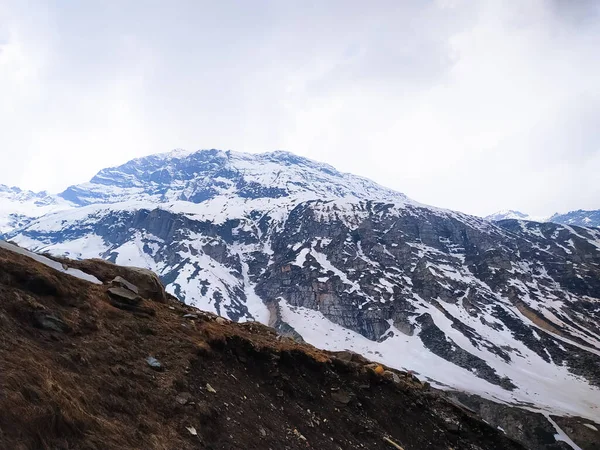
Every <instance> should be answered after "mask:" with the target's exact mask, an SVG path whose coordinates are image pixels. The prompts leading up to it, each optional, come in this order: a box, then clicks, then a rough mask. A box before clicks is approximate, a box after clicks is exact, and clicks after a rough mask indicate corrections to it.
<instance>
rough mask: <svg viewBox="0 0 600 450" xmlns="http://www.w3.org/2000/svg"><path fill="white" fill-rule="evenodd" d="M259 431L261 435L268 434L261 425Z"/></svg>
mask: <svg viewBox="0 0 600 450" xmlns="http://www.w3.org/2000/svg"><path fill="white" fill-rule="evenodd" d="M258 432H259V433H260V435H261V436H262V437H265V436H266V435H267V432H266V431H265V429H264V428H263V427H259V428H258Z"/></svg>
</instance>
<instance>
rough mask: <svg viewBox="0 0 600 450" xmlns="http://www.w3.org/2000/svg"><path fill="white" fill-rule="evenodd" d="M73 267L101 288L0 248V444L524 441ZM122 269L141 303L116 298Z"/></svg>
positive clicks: (491, 445) (369, 372) (133, 277)
mask: <svg viewBox="0 0 600 450" xmlns="http://www.w3.org/2000/svg"><path fill="white" fill-rule="evenodd" d="M72 266H73V267H75V266H77V267H80V268H82V270H85V271H87V272H89V273H92V274H94V275H95V276H97V277H98V278H99V279H100V280H101V281H103V282H104V283H105V284H103V285H95V284H91V283H89V282H86V281H83V280H80V279H78V278H74V277H71V276H69V275H66V274H63V273H60V272H58V271H55V270H53V269H51V268H49V267H47V266H45V265H42V264H40V263H38V262H35V261H33V260H32V259H30V258H28V257H27V256H22V255H18V254H15V253H13V252H10V251H6V250H3V249H0V448H1V449H14V450H19V449H53V450H54V449H57V450H58V449H65V450H66V449H102V450H105V449H119V450H123V449H272V450H283V449H309V448H313V449H336V450H337V449H344V450H345V449H361V448H364V449H382V450H384V449H387V450H390V449H391V450H393V449H398V448H402V449H404V450H410V449H444V450H449V449H455V450H456V449H485V450H491V449H521V448H523V447H521V446H520V445H519V444H517V443H515V442H513V441H511V440H509V439H508V438H507V437H505V436H504V435H503V434H502V433H501V432H499V431H497V430H495V429H493V428H491V427H490V426H488V425H486V424H485V423H483V422H482V421H480V420H478V419H477V418H476V417H474V416H473V415H472V414H470V413H469V412H468V411H466V410H463V409H461V408H459V407H457V406H455V405H452V404H450V403H448V402H447V401H446V400H445V399H443V398H442V397H440V396H439V395H438V394H437V393H436V392H433V391H431V390H429V389H428V387H427V386H426V385H423V384H421V383H420V382H419V381H418V380H416V379H414V378H413V377H412V376H411V375H410V374H405V373H401V372H393V373H392V372H390V371H388V372H385V373H384V374H382V373H381V371H382V369H383V368H381V367H378V366H376V365H370V364H369V362H368V361H366V360H364V359H363V358H360V357H358V356H357V355H349V354H338V355H334V354H331V353H327V352H323V351H319V350H317V349H315V348H313V347H311V346H308V345H303V344H298V343H296V342H294V341H293V340H291V339H288V338H282V337H280V336H277V334H276V333H275V332H274V331H273V330H271V329H269V328H267V327H265V326H262V325H259V324H256V323H246V324H236V323H232V322H229V321H226V320H224V319H221V318H217V317H215V316H213V315H211V314H207V313H203V312H201V311H198V310H195V309H193V308H191V307H187V306H185V305H183V304H181V303H180V302H178V301H176V300H175V299H173V298H171V297H170V296H168V295H166V296H165V294H164V290H162V287H160V286H156V285H155V284H154V283H155V280H156V277H155V275H153V274H149V273H145V272H140V271H135V270H134V271H132V269H129V268H123V267H118V266H114V265H112V264H110V263H105V262H102V261H99V260H94V261H86V262H79V263H76V262H73V263H72ZM117 275H119V276H122V277H123V278H125V279H129V280H130V281H132V282H135V284H136V285H137V286H138V287H139V288H140V289H139V291H140V294H141V295H142V297H143V299H142V300H141V301H140V303H139V304H137V305H135V306H133V307H131V308H125V309H124V304H123V303H119V302H115V300H114V298H111V296H110V295H109V294H108V289H109V288H110V286H109V282H110V280H112V279H113V278H114V277H115V276H117ZM150 357H151V358H150ZM149 358H150V359H149ZM152 358H154V359H152ZM153 365H154V367H153Z"/></svg>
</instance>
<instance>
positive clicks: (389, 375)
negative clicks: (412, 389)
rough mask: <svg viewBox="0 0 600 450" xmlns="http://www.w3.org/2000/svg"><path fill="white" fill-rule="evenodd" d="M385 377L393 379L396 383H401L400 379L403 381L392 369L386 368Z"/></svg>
mask: <svg viewBox="0 0 600 450" xmlns="http://www.w3.org/2000/svg"><path fill="white" fill-rule="evenodd" d="M383 377H384V378H386V379H388V380H390V381H393V382H394V383H400V381H401V380H400V377H399V376H398V374H397V373H395V372H392V371H391V370H385V371H384V372H383Z"/></svg>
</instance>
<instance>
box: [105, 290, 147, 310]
mask: <svg viewBox="0 0 600 450" xmlns="http://www.w3.org/2000/svg"><path fill="white" fill-rule="evenodd" d="M108 294H109V295H110V296H111V297H113V298H115V299H117V300H119V301H121V302H124V303H127V304H130V305H137V304H138V303H139V302H140V301H141V300H142V298H141V297H140V296H139V295H138V294H136V293H134V292H132V291H130V290H129V289H125V288H123V287H119V286H117V287H111V288H108Z"/></svg>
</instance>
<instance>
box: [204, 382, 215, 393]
mask: <svg viewBox="0 0 600 450" xmlns="http://www.w3.org/2000/svg"><path fill="white" fill-rule="evenodd" d="M206 390H207V391H208V392H211V393H212V394H216V393H217V391H216V390H215V388H213V387H212V386H211V385H210V384H208V383H206Z"/></svg>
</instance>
